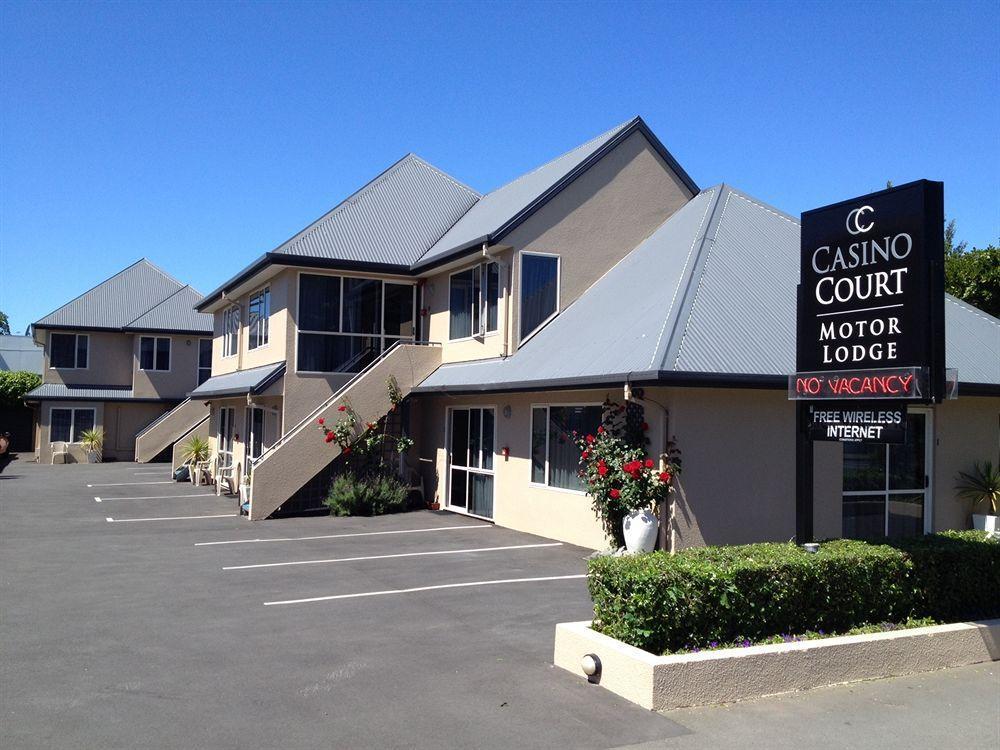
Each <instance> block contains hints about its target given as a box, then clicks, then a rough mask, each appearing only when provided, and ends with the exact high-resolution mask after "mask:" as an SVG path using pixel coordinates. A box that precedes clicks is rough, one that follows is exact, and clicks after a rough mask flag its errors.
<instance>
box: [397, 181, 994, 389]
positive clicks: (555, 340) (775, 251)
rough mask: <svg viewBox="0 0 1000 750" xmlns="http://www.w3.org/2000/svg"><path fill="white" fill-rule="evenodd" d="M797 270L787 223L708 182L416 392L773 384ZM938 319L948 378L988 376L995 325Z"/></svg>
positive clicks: (959, 316)
mask: <svg viewBox="0 0 1000 750" xmlns="http://www.w3.org/2000/svg"><path fill="white" fill-rule="evenodd" d="M798 266H799V225H798V222H797V221H796V220H795V219H793V218H792V217H791V216H789V215H787V214H784V213H782V212H781V211H778V210H777V209H774V208H772V207H770V206H767V205H766V204H764V203H762V202H760V201H757V200H755V199H754V198H751V197H750V196H748V195H746V194H745V193H741V192H739V191H737V190H733V189H732V188H730V187H728V186H725V185H722V186H718V187H713V188H710V189H707V190H704V191H703V192H701V193H700V194H699V195H697V196H696V197H695V198H694V199H692V200H691V201H690V202H689V203H688V204H686V205H685V206H683V207H682V208H681V209H680V210H678V211H677V212H676V213H675V214H674V215H673V216H671V217H670V218H669V219H668V220H667V221H666V222H665V223H664V224H662V225H661V226H660V227H659V228H658V229H657V230H656V231H655V232H654V233H653V234H652V235H651V236H650V237H649V238H648V239H646V240H645V241H644V242H643V243H641V244H640V245H639V246H638V247H636V248H635V250H633V251H632V252H631V253H629V254H628V255H627V256H626V257H625V258H623V259H622V260H621V261H620V262H619V263H618V264H617V265H615V266H614V267H613V268H612V269H611V270H610V271H608V273H607V274H605V275H604V276H603V277H602V278H601V279H600V280H599V281H598V282H597V283H595V284H594V285H593V286H592V287H591V288H590V289H588V290H587V291H586V292H585V293H584V294H583V295H582V296H581V297H580V298H579V299H577V300H576V301H575V302H574V303H573V304H571V305H570V306H569V307H567V308H566V309H565V310H564V311H563V312H562V313H561V314H560V315H558V316H557V317H556V318H555V319H554V320H553V321H552V322H551V323H549V324H548V325H547V326H546V327H545V328H543V329H542V330H541V331H539V333H537V334H536V335H535V336H534V337H533V338H532V339H530V340H529V341H528V342H527V343H526V344H524V346H522V347H521V348H520V349H519V350H518V351H517V352H515V353H514V355H512V356H511V357H508V358H507V359H506V360H501V359H491V360H486V361H479V362H468V363H460V364H448V365H442V366H441V367H439V368H438V369H437V370H436V371H435V372H434V373H433V374H432V375H431V376H430V377H428V378H427V379H426V380H425V381H424V382H423V383H421V385H420V386H419V388H417V389H416V392H421V391H424V392H427V391H449V390H455V391H460V390H484V391H488V390H497V389H502V388H512V387H514V386H517V387H529V386H539V387H544V386H546V385H548V386H554V385H558V384H570V383H574V382H577V383H583V382H592V383H610V382H621V381H624V380H627V379H635V380H643V379H645V380H669V379H671V378H674V379H677V380H683V379H685V378H687V379H688V380H690V381H695V382H697V381H699V380H705V381H706V382H708V380H709V379H719V378H720V377H726V378H730V379H733V380H736V379H740V378H749V377H768V378H775V379H778V380H776V381H775V382H780V378H781V377H782V376H785V375H787V374H788V373H791V372H793V371H794V368H795V298H796V287H797V285H798ZM609 311H613V312H612V313H611V314H609ZM946 320H947V335H948V366H949V367H957V368H958V370H959V380H960V381H961V382H966V383H987V384H1000V347H998V346H997V345H996V344H997V341H998V331H1000V321H997V320H996V319H995V318H991V317H989V316H987V315H986V314H985V313H982V312H980V311H978V310H976V309H975V308H972V307H970V306H969V305H965V304H963V303H958V302H957V301H955V300H953V299H949V301H948V303H947V304H946ZM991 340H992V345H990V342H991ZM688 376H692V377H688Z"/></svg>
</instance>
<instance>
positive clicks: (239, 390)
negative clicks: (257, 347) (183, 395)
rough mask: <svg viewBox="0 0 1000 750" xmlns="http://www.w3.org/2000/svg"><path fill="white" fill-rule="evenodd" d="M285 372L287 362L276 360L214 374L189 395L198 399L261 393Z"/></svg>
mask: <svg viewBox="0 0 1000 750" xmlns="http://www.w3.org/2000/svg"><path fill="white" fill-rule="evenodd" d="M284 374H285V363H284V362H275V363H274V364H271V365H263V366H261V367H254V368H252V369H249V370H237V371H236V372H229V373H226V374H225V375H214V376H212V377H210V378H209V379H208V380H206V381H205V382H204V383H202V384H201V385H199V386H198V387H197V388H195V389H194V390H193V391H191V393H189V394H188V396H189V397H191V398H195V399H197V398H221V397H222V396H241V395H243V394H244V393H251V394H253V393H260V392H261V391H263V390H264V389H265V388H267V387H268V386H270V385H271V384H273V383H274V382H275V381H276V380H277V379H278V378H280V377H281V376H282V375H284Z"/></svg>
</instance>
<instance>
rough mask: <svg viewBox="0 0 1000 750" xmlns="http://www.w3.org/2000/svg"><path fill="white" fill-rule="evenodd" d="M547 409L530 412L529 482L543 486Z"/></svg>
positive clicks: (542, 408)
mask: <svg viewBox="0 0 1000 750" xmlns="http://www.w3.org/2000/svg"><path fill="white" fill-rule="evenodd" d="M548 427H549V425H548V409H546V408H545V407H544V406H543V407H541V408H539V409H532V410H531V481H532V482H534V483H535V484H545V445H546V442H545V441H546V436H547V435H548Z"/></svg>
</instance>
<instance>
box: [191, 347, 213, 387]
mask: <svg viewBox="0 0 1000 750" xmlns="http://www.w3.org/2000/svg"><path fill="white" fill-rule="evenodd" d="M203 341H207V342H209V344H211V346H210V347H209V350H210V353H209V358H208V367H207V368H206V367H203V366H202V364H201V343H202V342H203ZM214 346H215V344H214V342H213V341H212V339H208V338H200V339H198V359H197V361H196V362H195V382H197V383H198V385H201V383H204V382H205V380H208V378H210V377H212V357H211V349H213V348H214ZM206 369H207V370H208V378H205V380H202V379H201V371H202V370H206ZM198 381H200V382H198ZM195 387H197V386H195Z"/></svg>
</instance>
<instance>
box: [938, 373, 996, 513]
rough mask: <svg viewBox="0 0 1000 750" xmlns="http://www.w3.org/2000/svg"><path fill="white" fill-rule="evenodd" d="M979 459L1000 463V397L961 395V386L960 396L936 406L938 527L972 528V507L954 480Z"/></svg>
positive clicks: (994, 463)
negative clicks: (960, 497) (963, 498)
mask: <svg viewBox="0 0 1000 750" xmlns="http://www.w3.org/2000/svg"><path fill="white" fill-rule="evenodd" d="M976 461H979V462H983V461H992V462H993V465H994V466H997V465H1000V398H991V397H981V396H980V397H976V396H962V395H961V390H959V397H958V398H957V399H955V400H953V401H945V402H944V403H942V404H938V405H937V406H935V407H934V500H933V517H934V528H935V529H952V528H957V529H967V528H971V525H970V522H971V519H970V516H971V513H972V508H971V506H970V505H969V503H968V501H965V500H961V499H959V497H958V496H957V494H956V492H955V482H956V474H958V472H960V471H970V470H971V469H972V465H973V463H974V462H976ZM978 512H979V513H982V512H984V511H983V510H982V509H980V510H979V511H978Z"/></svg>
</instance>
